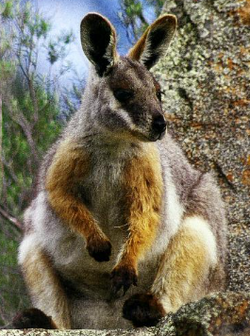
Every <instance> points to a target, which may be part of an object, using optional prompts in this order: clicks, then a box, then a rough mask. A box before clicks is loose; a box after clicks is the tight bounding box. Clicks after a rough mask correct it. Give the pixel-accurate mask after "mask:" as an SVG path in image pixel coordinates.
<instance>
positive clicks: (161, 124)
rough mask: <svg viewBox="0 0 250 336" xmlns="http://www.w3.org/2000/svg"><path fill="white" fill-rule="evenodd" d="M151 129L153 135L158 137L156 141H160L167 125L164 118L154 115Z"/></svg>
mask: <svg viewBox="0 0 250 336" xmlns="http://www.w3.org/2000/svg"><path fill="white" fill-rule="evenodd" d="M151 127H152V131H153V133H155V134H156V135H157V136H158V138H157V140H158V139H161V138H162V137H163V136H164V134H165V131H166V127H167V123H166V120H165V118H164V116H163V115H162V114H158V115H156V116H155V117H154V118H153V121H152V126H151Z"/></svg>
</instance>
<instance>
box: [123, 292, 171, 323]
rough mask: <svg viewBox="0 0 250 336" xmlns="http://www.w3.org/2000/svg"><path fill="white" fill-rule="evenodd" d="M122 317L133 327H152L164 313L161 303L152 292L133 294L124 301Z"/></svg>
mask: <svg viewBox="0 0 250 336" xmlns="http://www.w3.org/2000/svg"><path fill="white" fill-rule="evenodd" d="M122 312H123V317H124V318H125V319H127V320H129V321H131V322H132V323H133V325H134V327H152V326H155V325H156V324H157V323H158V322H159V320H160V319H161V318H162V317H163V316H164V315H165V311H164V309H163V307H162V305H161V303H160V302H159V301H158V300H157V298H156V297H155V296H154V295H152V294H135V295H133V296H131V297H130V298H129V299H128V300H126V301H125V303H124V306H123V310H122Z"/></svg>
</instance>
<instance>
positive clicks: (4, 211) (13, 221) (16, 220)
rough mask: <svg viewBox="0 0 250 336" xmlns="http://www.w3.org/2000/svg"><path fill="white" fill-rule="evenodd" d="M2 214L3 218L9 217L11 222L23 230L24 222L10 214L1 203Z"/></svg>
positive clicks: (0, 210) (0, 212)
mask: <svg viewBox="0 0 250 336" xmlns="http://www.w3.org/2000/svg"><path fill="white" fill-rule="evenodd" d="M0 214H1V215H2V217H3V218H5V219H7V220H8V221H9V222H10V223H11V224H13V225H14V226H15V227H16V228H17V229H18V230H20V231H23V224H22V222H20V221H19V220H18V219H17V218H15V217H13V216H12V215H10V214H9V213H8V212H7V211H6V210H5V209H4V208H3V207H2V206H1V205H0Z"/></svg>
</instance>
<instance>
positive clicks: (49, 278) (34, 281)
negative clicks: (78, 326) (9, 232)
mask: <svg viewBox="0 0 250 336" xmlns="http://www.w3.org/2000/svg"><path fill="white" fill-rule="evenodd" d="M19 263H20V265H21V269H22V272H23V275H24V279H25V282H26V285H27V287H28V289H29V292H30V295H31V298H32V303H33V305H34V307H36V308H38V309H40V310H41V311H43V312H44V313H45V314H47V315H48V316H51V318H52V319H53V321H54V323H55V324H56V326H57V327H58V328H59V329H69V328H70V314H69V308H68V302H67V297H66V294H65V292H64V290H63V288H62V286H61V283H60V280H59V278H58V276H57V275H56V273H55V271H54V269H53V268H52V265H51V261H50V259H49V257H48V256H47V255H46V253H45V252H44V251H43V250H42V248H41V247H40V246H39V244H38V243H37V241H36V239H35V237H34V236H33V235H29V236H27V237H26V238H25V239H24V240H23V242H22V244H21V246H20V249H19Z"/></svg>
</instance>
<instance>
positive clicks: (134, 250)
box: [121, 148, 163, 268]
mask: <svg viewBox="0 0 250 336" xmlns="http://www.w3.org/2000/svg"><path fill="white" fill-rule="evenodd" d="M158 155H159V154H158V153H157V152H156V151H155V150H154V148H152V149H151V152H148V153H147V156H144V157H136V158H134V159H132V160H131V161H130V162H128V164H127V165H126V167H125V171H124V180H123V186H124V189H125V204H126V207H127V211H128V218H127V221H128V226H129V227H128V230H129V237H128V240H127V241H126V243H125V247H124V250H123V252H122V256H121V262H122V263H125V264H126V263H129V264H132V265H133V266H134V267H135V268H136V267H137V264H138V261H139V259H141V258H143V256H144V255H145V252H146V251H147V250H148V249H149V248H150V247H151V246H152V244H153V242H154V240H155V236H156V232H157V227H158V224H159V219H160V210H161V202H162V192H163V182H162V175H161V167H160V163H159V157H158Z"/></svg>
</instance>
